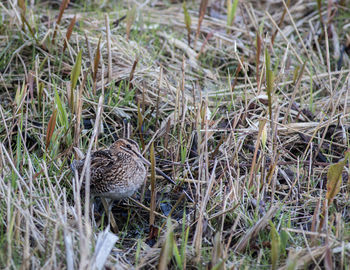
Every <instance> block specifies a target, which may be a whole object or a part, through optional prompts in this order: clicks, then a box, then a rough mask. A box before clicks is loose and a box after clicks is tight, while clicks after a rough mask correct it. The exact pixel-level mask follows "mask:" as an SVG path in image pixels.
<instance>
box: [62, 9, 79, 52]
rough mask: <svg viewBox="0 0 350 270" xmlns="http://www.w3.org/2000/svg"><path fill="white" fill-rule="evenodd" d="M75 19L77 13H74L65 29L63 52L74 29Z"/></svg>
mask: <svg viewBox="0 0 350 270" xmlns="http://www.w3.org/2000/svg"><path fill="white" fill-rule="evenodd" d="M76 20H77V15H74V17H73V19H72V20H71V21H70V24H69V26H68V29H67V33H66V39H65V40H64V43H63V52H64V51H65V50H66V48H67V42H69V39H70V37H71V35H72V33H73V29H74V25H75V22H76Z"/></svg>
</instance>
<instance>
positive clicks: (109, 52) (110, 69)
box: [99, 14, 112, 82]
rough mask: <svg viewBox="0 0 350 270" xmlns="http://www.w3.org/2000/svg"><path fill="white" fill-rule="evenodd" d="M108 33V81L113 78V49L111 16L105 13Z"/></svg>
mask: <svg viewBox="0 0 350 270" xmlns="http://www.w3.org/2000/svg"><path fill="white" fill-rule="evenodd" d="M105 21H106V34H107V37H106V38H107V53H108V82H110V81H111V80H112V51H111V50H112V49H111V29H110V27H109V16H108V15H107V14H105ZM99 43H100V42H99Z"/></svg>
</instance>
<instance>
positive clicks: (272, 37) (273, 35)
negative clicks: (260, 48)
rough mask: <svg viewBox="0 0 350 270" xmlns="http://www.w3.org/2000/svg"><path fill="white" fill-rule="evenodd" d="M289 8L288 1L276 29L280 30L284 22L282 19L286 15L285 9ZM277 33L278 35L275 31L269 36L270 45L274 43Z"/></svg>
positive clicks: (288, 0)
mask: <svg viewBox="0 0 350 270" xmlns="http://www.w3.org/2000/svg"><path fill="white" fill-rule="evenodd" d="M289 6H290V0H287V3H286V7H285V8H284V10H283V13H282V16H281V19H280V21H279V23H278V27H279V28H281V26H282V23H283V21H284V17H285V16H286V13H287V8H289ZM277 33H278V30H277V29H276V30H275V32H274V33H273V34H272V36H271V44H272V45H273V44H274V42H275V38H276V35H277Z"/></svg>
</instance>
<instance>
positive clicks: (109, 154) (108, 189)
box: [72, 139, 149, 200]
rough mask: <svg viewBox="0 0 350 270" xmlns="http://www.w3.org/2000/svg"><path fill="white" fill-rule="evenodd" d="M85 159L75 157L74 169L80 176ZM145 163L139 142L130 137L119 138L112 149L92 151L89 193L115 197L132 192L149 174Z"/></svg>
mask: <svg viewBox="0 0 350 270" xmlns="http://www.w3.org/2000/svg"><path fill="white" fill-rule="evenodd" d="M84 162H85V159H83V160H80V161H76V160H75V161H73V163H72V169H73V171H74V170H77V171H78V174H79V176H80V174H81V172H82V169H83V166H84ZM144 163H145V164H149V162H148V161H147V160H145V159H144V158H143V156H142V155H141V153H140V149H139V146H138V144H137V143H136V142H135V141H133V140H130V139H119V140H117V141H116V142H114V143H113V144H112V145H111V146H110V148H109V149H106V150H98V151H95V152H93V153H92V154H91V165H90V193H91V195H92V196H99V197H105V198H109V199H112V200H118V199H123V198H127V197H130V196H132V195H133V194H134V193H135V192H136V191H137V190H138V189H139V187H140V186H141V185H142V184H143V182H144V180H145V178H146V168H145V166H144Z"/></svg>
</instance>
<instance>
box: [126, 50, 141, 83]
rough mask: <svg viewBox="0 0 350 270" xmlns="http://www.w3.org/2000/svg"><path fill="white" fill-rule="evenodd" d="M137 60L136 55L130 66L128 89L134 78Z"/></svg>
mask: <svg viewBox="0 0 350 270" xmlns="http://www.w3.org/2000/svg"><path fill="white" fill-rule="evenodd" d="M138 62H139V58H138V57H137V58H136V59H135V61H134V63H133V64H132V67H131V70H130V75H129V84H128V88H127V89H129V90H130V87H131V82H132V80H133V78H134V74H135V70H136V66H137V63H138Z"/></svg>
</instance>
